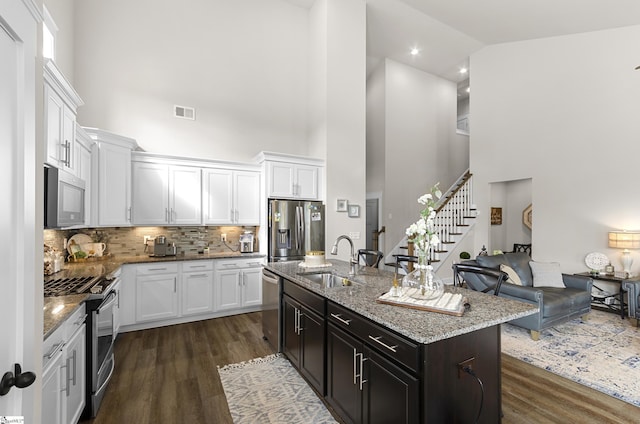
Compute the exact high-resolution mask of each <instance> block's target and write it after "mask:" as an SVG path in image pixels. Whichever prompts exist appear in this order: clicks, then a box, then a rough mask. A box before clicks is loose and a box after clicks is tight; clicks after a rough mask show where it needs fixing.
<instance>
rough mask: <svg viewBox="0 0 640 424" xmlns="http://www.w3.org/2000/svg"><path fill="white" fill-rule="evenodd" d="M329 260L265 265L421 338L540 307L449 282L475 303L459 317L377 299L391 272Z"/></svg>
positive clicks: (433, 338) (457, 332)
mask: <svg viewBox="0 0 640 424" xmlns="http://www.w3.org/2000/svg"><path fill="white" fill-rule="evenodd" d="M327 262H328V264H330V265H328V266H327V267H323V268H304V267H301V266H300V262H297V261H296V262H270V263H268V264H267V265H265V268H266V269H268V270H270V271H272V272H273V273H275V274H277V275H279V276H281V277H284V278H286V279H287V280H289V281H292V282H294V283H296V284H298V285H300V286H301V287H304V288H306V289H308V290H310V291H312V292H314V293H317V294H319V295H321V296H323V297H325V298H326V299H328V300H331V301H333V302H335V303H337V304H339V305H342V306H344V307H346V308H348V309H350V310H352V311H354V312H356V313H358V314H360V315H362V316H364V317H366V318H369V319H371V320H372V321H374V322H376V323H378V324H382V325H384V326H385V327H387V328H390V329H392V330H394V331H396V332H397V333H399V334H402V335H404V336H406V337H408V338H410V339H411V340H414V341H416V342H418V343H423V344H429V343H433V342H436V341H439V340H444V339H448V338H451V337H455V336H459V335H462V334H467V333H471V332H473V331H476V330H480V329H483V328H487V327H491V326H494V325H498V324H501V323H504V322H507V321H511V320H513V319H516V318H521V317H525V316H528V315H532V314H534V313H536V312H538V307H537V306H535V305H532V304H529V303H524V302H519V301H515V300H510V299H505V298H502V297H498V296H493V295H489V294H485V293H481V292H476V291H473V290H469V289H464V288H460V287H454V286H445V290H446V291H448V292H452V293H461V294H462V295H463V296H464V297H466V298H467V299H468V302H469V304H470V305H471V308H470V309H469V310H468V311H466V312H465V313H464V314H463V316H461V317H457V316H451V315H445V314H440V313H435V312H426V311H420V310H415V309H409V308H404V307H400V306H392V305H386V304H381V303H378V302H376V299H377V298H378V297H379V296H380V295H382V294H383V293H386V292H387V291H389V289H390V288H391V285H392V282H393V273H391V272H388V271H383V270H381V269H378V268H371V267H365V266H358V270H357V273H356V275H354V276H348V273H349V264H348V263H347V262H344V261H340V260H330V261H327ZM310 271H311V272H313V271H329V272H333V273H335V274H337V275H340V276H343V277H348V278H349V279H350V280H352V281H354V282H355V283H361V284H352V285H350V286H343V287H328V288H325V287H323V286H321V285H320V284H318V283H314V282H313V281H311V280H309V279H307V278H305V277H304V275H300V273H304V272H310Z"/></svg>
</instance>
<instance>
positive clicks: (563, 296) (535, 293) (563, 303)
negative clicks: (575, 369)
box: [454, 253, 593, 340]
mask: <svg viewBox="0 0 640 424" xmlns="http://www.w3.org/2000/svg"><path fill="white" fill-rule="evenodd" d="M530 260H531V257H529V255H528V254H526V253H505V254H501V255H494V256H478V257H477V258H476V260H468V261H463V262H462V264H465V265H475V266H481V267H485V268H491V269H497V270H499V269H500V264H505V265H509V266H510V267H511V268H513V270H514V271H515V272H516V273H517V274H518V277H520V280H521V282H522V285H521V286H520V285H516V284H511V283H510V282H503V283H502V285H501V286H500V289H499V294H498V296H500V297H504V298H508V299H514V300H519V301H522V302H527V303H532V304H534V305H537V306H538V307H539V308H540V312H538V313H537V314H534V315H530V316H527V317H524V318H518V319H515V320H513V321H510V322H511V324H514V325H517V326H519V327H523V328H526V329H528V330H530V331H531V338H532V339H534V340H538V338H539V337H540V332H541V331H542V330H544V329H546V328H549V327H552V326H554V325H556V324H560V323H563V322H566V321H569V320H571V319H574V318H577V317H583V318H584V317H585V315H586V314H588V313H589V312H590V311H591V286H592V284H593V281H592V280H591V278H588V277H581V276H575V275H569V274H562V280H563V283H564V285H565V288H558V287H533V274H532V272H531V267H530V266H529V261H530ZM454 270H455V265H454ZM459 274H460V277H462V279H464V281H465V282H466V284H467V286H468V287H469V288H471V289H472V290H477V291H486V292H488V293H492V290H493V289H492V288H493V287H495V285H496V282H497V280H496V278H493V277H491V276H487V275H483V274H480V273H476V272H459Z"/></svg>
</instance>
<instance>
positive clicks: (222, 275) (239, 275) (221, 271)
mask: <svg viewBox="0 0 640 424" xmlns="http://www.w3.org/2000/svg"><path fill="white" fill-rule="evenodd" d="M262 265H263V260H262V259H261V258H255V259H253V258H252V259H224V260H218V261H216V264H215V268H216V271H215V276H214V295H213V298H214V305H215V310H216V311H222V310H232V309H240V308H248V307H252V306H259V305H261V304H262V281H261V273H262Z"/></svg>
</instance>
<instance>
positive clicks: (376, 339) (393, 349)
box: [369, 335, 398, 353]
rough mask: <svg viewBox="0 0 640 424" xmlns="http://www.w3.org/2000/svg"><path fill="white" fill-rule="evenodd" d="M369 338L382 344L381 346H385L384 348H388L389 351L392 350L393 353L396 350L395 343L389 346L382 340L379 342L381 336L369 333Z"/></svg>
mask: <svg viewBox="0 0 640 424" xmlns="http://www.w3.org/2000/svg"><path fill="white" fill-rule="evenodd" d="M369 338H370V339H371V340H373V341H374V342H376V343H378V344H379V345H382V346H384V347H386V348H387V349H389V350H390V351H391V352H394V353H395V352H396V348H397V347H398V345H395V346H389V345H388V344H386V343H384V342H381V341H380V338H381V336H378V337H373V336H372V335H369Z"/></svg>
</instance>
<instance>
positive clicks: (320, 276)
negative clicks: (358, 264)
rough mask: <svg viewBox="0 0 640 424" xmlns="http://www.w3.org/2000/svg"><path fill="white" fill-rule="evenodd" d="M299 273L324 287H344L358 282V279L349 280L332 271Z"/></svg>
mask: <svg viewBox="0 0 640 424" xmlns="http://www.w3.org/2000/svg"><path fill="white" fill-rule="evenodd" d="M298 275H300V276H301V277H304V278H306V279H307V280H310V281H312V282H314V283H316V284H320V285H321V286H323V287H343V286H351V285H352V284H357V281H353V280H349V279H348V278H346V277H342V276H340V275H337V274H334V273H332V272H302V273H299V274H298Z"/></svg>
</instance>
